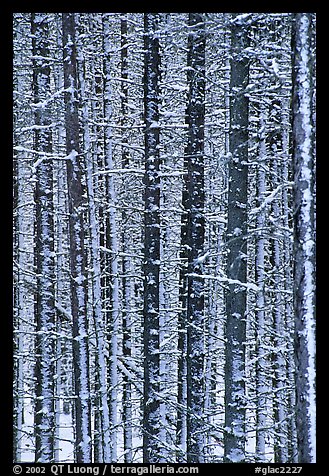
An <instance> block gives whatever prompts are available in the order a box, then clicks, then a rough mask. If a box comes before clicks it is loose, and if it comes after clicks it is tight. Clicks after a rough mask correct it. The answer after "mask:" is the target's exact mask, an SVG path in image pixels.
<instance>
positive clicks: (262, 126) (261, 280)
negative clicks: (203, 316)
mask: <svg viewBox="0 0 329 476" xmlns="http://www.w3.org/2000/svg"><path fill="white" fill-rule="evenodd" d="M266 119H267V114H266V106H262V109H261V112H260V118H259V154H258V162H259V163H258V169H257V201H258V203H257V206H258V207H261V206H262V204H263V201H264V199H265V192H266V172H265V170H266ZM265 223H266V210H265V207H262V209H260V210H259V213H258V215H257V237H256V257H255V273H256V284H257V286H258V292H257V296H256V333H257V341H256V352H257V362H256V395H257V403H256V421H257V429H256V454H257V459H258V461H265V437H266V422H267V413H268V408H267V406H266V403H267V392H268V385H267V376H266V367H267V362H266V358H265V355H266V348H265V346H266V342H265V339H266V327H265V314H266V311H265V243H266V239H265V237H264V232H265Z"/></svg>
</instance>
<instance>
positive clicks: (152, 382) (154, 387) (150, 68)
mask: <svg viewBox="0 0 329 476" xmlns="http://www.w3.org/2000/svg"><path fill="white" fill-rule="evenodd" d="M157 24H158V16H157V14H152V13H145V14H144V49H145V56H144V61H145V73H144V114H145V175H144V185H145V189H144V202H145V210H144V217H145V218H144V311H143V315H144V331H143V343H144V402H143V405H144V416H143V431H144V433H143V460H144V462H145V463H157V462H159V460H160V457H161V454H160V447H159V439H160V400H159V389H160V387H159V375H160V354H159V272H160V177H159V169H160V154H159V139H160V137H159V78H160V71H159V64H160V57H159V40H158V38H157V36H156V29H157Z"/></svg>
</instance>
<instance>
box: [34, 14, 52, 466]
mask: <svg viewBox="0 0 329 476" xmlns="http://www.w3.org/2000/svg"><path fill="white" fill-rule="evenodd" d="M31 33H32V51H33V58H34V59H33V93H34V116H35V125H36V126H37V128H36V130H35V134H34V141H35V144H34V148H35V150H36V151H38V152H41V155H38V159H37V162H38V163H37V164H36V165H35V175H36V188H35V203H36V243H35V259H36V269H37V296H36V309H35V311H36V341H35V353H36V368H35V377H36V389H35V396H36V404H35V435H36V447H35V462H36V463H51V462H53V461H54V429H55V409H54V377H55V362H54V355H55V337H54V334H53V333H54V331H55V319H56V311H55V287H54V284H55V258H54V219H53V217H54V210H53V165H52V160H51V159H50V158H48V157H47V154H51V152H52V133H51V123H52V117H51V110H50V106H49V105H48V104H47V100H49V97H50V71H51V70H50V63H49V62H48V61H49V56H50V51H49V43H48V41H49V16H48V15H47V14H37V13H36V14H35V13H32V15H31ZM47 59H48V61H47Z"/></svg>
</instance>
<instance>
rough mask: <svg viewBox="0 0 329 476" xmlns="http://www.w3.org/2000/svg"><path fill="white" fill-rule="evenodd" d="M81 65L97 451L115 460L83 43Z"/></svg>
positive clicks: (102, 457) (104, 459)
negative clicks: (95, 387) (94, 340)
mask: <svg viewBox="0 0 329 476" xmlns="http://www.w3.org/2000/svg"><path fill="white" fill-rule="evenodd" d="M78 51H79V54H78V58H77V59H78V66H79V69H78V71H79V84H80V92H81V96H82V97H84V98H85V102H84V104H83V105H82V129H83V142H84V154H85V169H86V185H87V196H88V211H89V229H90V232H89V235H90V255H91V256H90V260H91V269H92V299H93V320H94V328H95V337H96V354H95V365H96V376H95V380H96V382H97V385H96V386H97V392H98V395H97V396H96V397H97V402H98V405H97V408H96V409H95V412H97V414H98V415H97V418H98V423H99V427H98V435H97V436H98V443H99V444H98V448H97V451H95V456H96V454H97V462H108V461H111V454H110V419H109V407H108V398H107V397H108V395H107V365H106V353H107V351H106V343H105V323H104V319H103V315H102V296H101V285H100V276H101V266H100V252H99V225H98V215H97V211H96V197H95V195H96V190H97V182H96V183H94V181H96V178H94V177H93V172H94V167H93V161H92V143H91V137H90V130H89V124H90V115H89V110H88V104H87V101H86V84H85V82H86V78H85V75H86V71H85V69H86V64H85V61H84V51H83V50H82V45H79V50H78ZM95 459H96V458H95Z"/></svg>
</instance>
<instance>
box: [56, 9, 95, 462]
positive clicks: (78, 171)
mask: <svg viewBox="0 0 329 476" xmlns="http://www.w3.org/2000/svg"><path fill="white" fill-rule="evenodd" d="M62 23H63V63H64V89H65V129H66V154H67V158H66V159H67V184H68V201H69V232H70V272H71V303H72V304H71V305H72V320H73V367H74V385H75V396H76V399H75V425H76V429H75V430H76V434H75V437H76V447H75V449H76V460H77V462H78V463H88V462H90V461H91V401H90V379H89V345H88V322H87V293H86V285H87V276H86V269H85V267H86V266H85V261H86V257H85V248H84V246H85V244H84V235H85V230H84V227H85V223H84V205H85V204H84V189H83V184H82V173H83V162H82V156H81V153H80V144H79V112H78V95H77V60H76V43H75V14H74V13H63V15H62Z"/></svg>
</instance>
